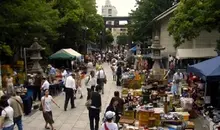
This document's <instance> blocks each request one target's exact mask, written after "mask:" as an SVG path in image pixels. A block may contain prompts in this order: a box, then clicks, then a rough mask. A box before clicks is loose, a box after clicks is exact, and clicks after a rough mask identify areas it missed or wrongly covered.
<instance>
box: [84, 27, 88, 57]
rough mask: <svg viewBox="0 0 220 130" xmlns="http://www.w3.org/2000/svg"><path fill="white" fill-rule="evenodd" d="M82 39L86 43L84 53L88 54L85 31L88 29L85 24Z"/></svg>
mask: <svg viewBox="0 0 220 130" xmlns="http://www.w3.org/2000/svg"><path fill="white" fill-rule="evenodd" d="M82 29H83V41H84V45H86V54H88V45H87V43H86V31H87V30H88V29H89V28H88V27H87V26H83V27H82Z"/></svg>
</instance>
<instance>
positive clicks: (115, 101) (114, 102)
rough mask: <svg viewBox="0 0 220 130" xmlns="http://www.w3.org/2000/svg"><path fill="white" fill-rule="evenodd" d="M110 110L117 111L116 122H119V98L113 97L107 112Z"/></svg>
mask: <svg viewBox="0 0 220 130" xmlns="http://www.w3.org/2000/svg"><path fill="white" fill-rule="evenodd" d="M108 111H112V112H115V123H118V122H119V120H120V116H121V114H120V110H119V108H118V99H117V98H113V99H112V100H111V102H110V104H109V106H108V107H107V109H106V112H108Z"/></svg>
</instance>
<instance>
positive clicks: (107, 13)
mask: <svg viewBox="0 0 220 130" xmlns="http://www.w3.org/2000/svg"><path fill="white" fill-rule="evenodd" d="M117 13H118V12H117V9H116V7H115V6H113V5H112V4H111V1H110V0H106V2H105V5H104V6H102V16H103V17H116V16H117ZM106 24H109V25H114V21H107V22H106ZM111 32H112V35H113V37H114V43H113V44H114V45H115V44H116V43H117V36H119V35H126V34H127V28H112V29H111Z"/></svg>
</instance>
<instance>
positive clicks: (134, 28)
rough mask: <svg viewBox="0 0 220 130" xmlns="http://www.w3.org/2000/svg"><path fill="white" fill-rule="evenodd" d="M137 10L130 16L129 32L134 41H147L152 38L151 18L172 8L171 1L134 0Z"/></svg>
mask: <svg viewBox="0 0 220 130" xmlns="http://www.w3.org/2000/svg"><path fill="white" fill-rule="evenodd" d="M136 2H137V8H136V10H134V11H132V13H131V14H130V15H131V17H132V21H131V25H129V27H130V28H129V31H130V33H131V34H132V35H133V40H134V41H142V42H144V41H147V38H148V37H149V36H150V37H151V36H152V24H151V21H152V20H153V18H155V17H156V16H158V15H159V14H161V13H162V12H164V11H165V10H167V9H168V8H169V7H171V6H172V0H136Z"/></svg>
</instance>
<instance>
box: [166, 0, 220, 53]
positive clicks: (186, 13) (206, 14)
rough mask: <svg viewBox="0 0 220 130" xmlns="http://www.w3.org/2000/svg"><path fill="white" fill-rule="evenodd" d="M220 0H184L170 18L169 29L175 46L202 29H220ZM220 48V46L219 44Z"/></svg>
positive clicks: (190, 38) (194, 35)
mask: <svg viewBox="0 0 220 130" xmlns="http://www.w3.org/2000/svg"><path fill="white" fill-rule="evenodd" d="M219 7H220V1H219V0H182V1H180V3H179V5H178V7H177V10H176V11H175V13H174V17H172V18H171V19H170V22H169V27H168V31H169V33H170V35H172V36H173V38H174V40H175V45H174V46H175V47H178V46H180V45H181V44H182V43H184V41H185V40H192V39H194V38H196V37H198V36H199V34H200V32H201V31H202V30H207V31H208V32H211V31H212V30H213V29H217V30H218V31H220V8H219ZM218 47H219V49H220V46H218Z"/></svg>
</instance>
